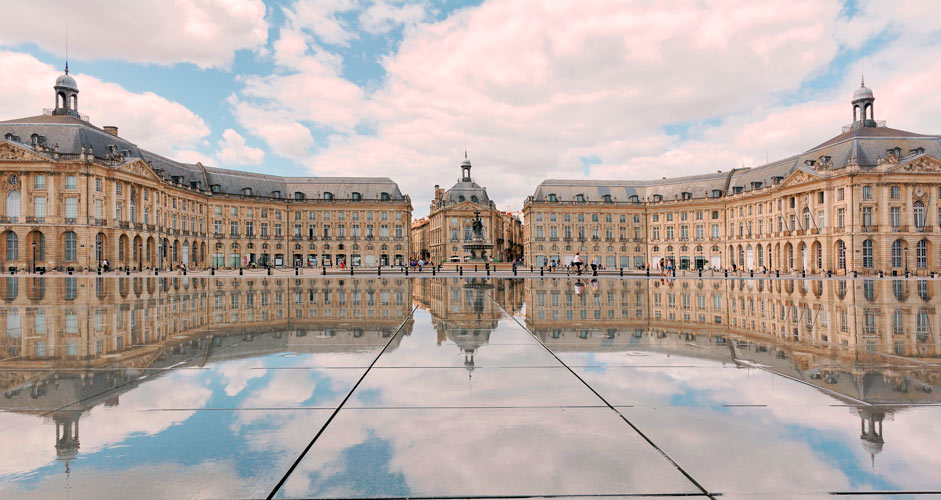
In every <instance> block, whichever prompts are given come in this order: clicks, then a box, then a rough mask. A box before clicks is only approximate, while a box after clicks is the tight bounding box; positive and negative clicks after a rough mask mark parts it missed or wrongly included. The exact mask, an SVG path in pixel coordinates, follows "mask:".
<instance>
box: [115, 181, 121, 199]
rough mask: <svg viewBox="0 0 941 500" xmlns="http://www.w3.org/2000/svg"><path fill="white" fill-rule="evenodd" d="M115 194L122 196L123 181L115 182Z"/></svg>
mask: <svg viewBox="0 0 941 500" xmlns="http://www.w3.org/2000/svg"><path fill="white" fill-rule="evenodd" d="M114 194H116V195H118V196H121V183H120V182H115V183H114Z"/></svg>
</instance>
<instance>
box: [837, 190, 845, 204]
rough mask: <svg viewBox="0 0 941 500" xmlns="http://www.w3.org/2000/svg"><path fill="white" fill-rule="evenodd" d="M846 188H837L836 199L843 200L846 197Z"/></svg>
mask: <svg viewBox="0 0 941 500" xmlns="http://www.w3.org/2000/svg"><path fill="white" fill-rule="evenodd" d="M843 193H844V189H843V188H840V189H837V190H836V201H843V198H844V194H843Z"/></svg>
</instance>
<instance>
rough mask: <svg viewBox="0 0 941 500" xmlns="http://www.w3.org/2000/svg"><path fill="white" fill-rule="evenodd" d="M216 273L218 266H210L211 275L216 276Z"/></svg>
mask: <svg viewBox="0 0 941 500" xmlns="http://www.w3.org/2000/svg"><path fill="white" fill-rule="evenodd" d="M215 275H216V268H214V267H210V268H209V276H215Z"/></svg>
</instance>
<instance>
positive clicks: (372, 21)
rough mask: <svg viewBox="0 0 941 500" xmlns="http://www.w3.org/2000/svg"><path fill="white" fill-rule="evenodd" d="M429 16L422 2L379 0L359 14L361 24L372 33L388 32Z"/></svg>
mask: <svg viewBox="0 0 941 500" xmlns="http://www.w3.org/2000/svg"><path fill="white" fill-rule="evenodd" d="M426 16H427V10H426V6H425V5H424V4H421V3H417V4H416V3H413V4H402V5H395V4H393V3H390V2H387V1H385V0H378V1H377V2H374V3H373V4H372V5H370V6H369V7H367V8H366V9H365V10H364V11H362V13H360V15H359V26H360V27H361V28H362V29H363V30H364V31H366V32H368V33H372V34H376V35H379V34H383V33H388V32H389V31H391V30H392V29H394V28H396V27H398V26H411V25H414V24H416V23H418V22H420V21H423V20H424V19H425V17H426Z"/></svg>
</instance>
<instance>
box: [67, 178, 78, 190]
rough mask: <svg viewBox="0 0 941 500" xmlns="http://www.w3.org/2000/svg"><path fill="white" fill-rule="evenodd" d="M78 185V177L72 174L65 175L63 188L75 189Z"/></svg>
mask: <svg viewBox="0 0 941 500" xmlns="http://www.w3.org/2000/svg"><path fill="white" fill-rule="evenodd" d="M77 187H78V177H75V176H74V175H67V176H65V189H75V188H77Z"/></svg>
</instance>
